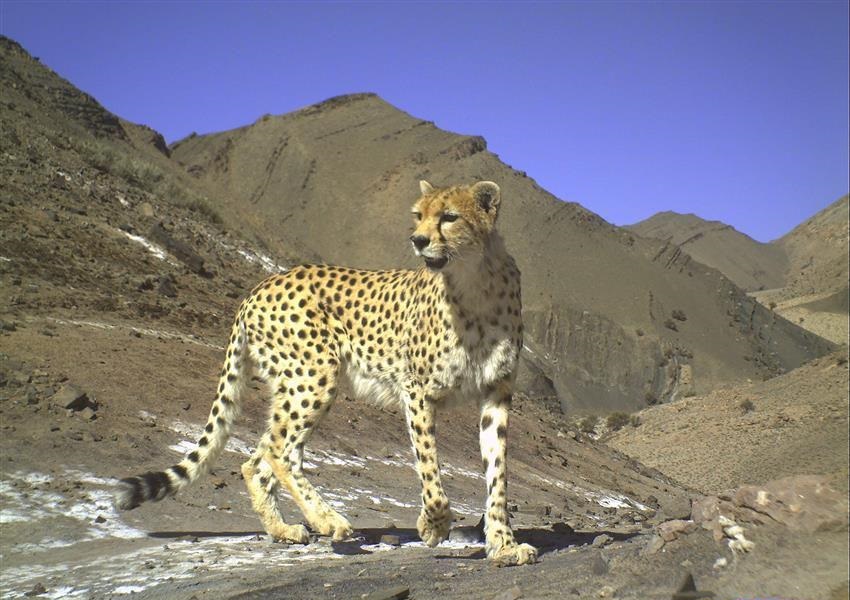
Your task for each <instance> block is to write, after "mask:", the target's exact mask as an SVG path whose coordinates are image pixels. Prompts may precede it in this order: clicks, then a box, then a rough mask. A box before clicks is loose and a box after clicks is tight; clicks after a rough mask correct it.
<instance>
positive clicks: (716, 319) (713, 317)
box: [172, 94, 826, 412]
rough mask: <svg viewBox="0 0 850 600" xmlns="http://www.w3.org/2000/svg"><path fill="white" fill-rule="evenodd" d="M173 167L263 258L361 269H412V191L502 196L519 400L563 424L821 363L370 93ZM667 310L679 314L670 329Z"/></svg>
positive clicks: (730, 301) (218, 138)
mask: <svg viewBox="0 0 850 600" xmlns="http://www.w3.org/2000/svg"><path fill="white" fill-rule="evenodd" d="M172 158H173V159H174V160H176V161H178V162H179V163H181V164H183V165H184V166H185V168H186V170H187V172H189V173H191V174H192V175H193V176H195V177H197V178H198V179H199V180H200V181H201V182H203V183H204V184H206V185H207V186H208V187H209V188H215V189H220V190H222V194H220V195H218V196H216V198H214V199H213V201H214V202H215V203H216V204H215V205H216V209H217V210H218V211H219V212H221V214H222V215H225V216H226V218H227V219H228V221H229V222H231V223H233V224H234V225H235V226H237V227H240V229H241V230H242V231H245V232H247V233H250V234H251V235H254V236H256V237H257V238H258V239H260V240H262V241H263V242H264V243H266V244H267V245H268V247H269V248H271V249H272V250H277V249H279V248H283V247H284V246H291V245H295V246H296V247H297V248H298V249H299V251H300V253H301V255H302V257H303V258H304V259H305V260H323V261H327V262H332V263H338V262H342V263H346V264H352V265H356V266H359V267H387V266H397V265H409V266H413V265H415V261H414V260H413V258H412V256H411V253H410V252H409V249H408V247H407V245H408V243H407V241H406V238H407V233H406V232H407V231H408V229H409V227H410V217H409V205H410V204H411V202H412V200H413V199H414V198H415V195H416V187H417V184H416V182H417V181H418V180H419V179H422V178H424V179H428V180H431V182H432V183H434V184H436V185H443V184H452V183H457V182H467V181H473V180H476V179H491V180H493V181H497V182H498V183H499V185H500V186H501V187H502V189H503V197H504V202H503V209H502V211H503V212H502V215H501V216H500V228H501V230H502V232H503V234H504V236H505V238H506V241H507V244H508V247H509V249H510V250H511V251H512V252H513V253H514V255H515V256H516V258H517V260H518V263H519V266H520V269H521V270H522V272H523V301H524V308H525V310H524V315H525V321H526V325H527V331H528V332H529V333H528V336H527V340H526V346H527V352H526V354H525V357H524V358H525V360H526V366H527V367H528V369H527V370H526V371H525V374H524V376H523V384H524V386H525V388H526V389H528V390H535V391H536V392H539V393H547V394H550V395H557V396H558V397H559V398H560V401H561V405H562V406H563V407H564V409H565V410H567V411H597V412H605V411H608V410H612V409H616V408H621V409H627V410H632V409H635V408H638V407H640V406H643V405H644V404H645V402H646V401H647V399H650V400H652V401H655V400H662V401H666V400H668V399H670V398H672V397H675V396H676V395H677V394H678V393H683V392H685V391H688V390H691V389H697V390H707V389H710V388H711V387H712V386H713V385H715V384H716V383H719V382H725V381H733V380H741V379H744V378H747V377H750V378H757V379H762V378H764V377H769V376H771V375H773V374H776V373H779V372H782V371H784V370H787V369H790V368H793V367H795V366H797V365H799V364H801V362H802V361H803V360H805V359H806V358H807V357H810V356H814V355H817V354H819V353H821V352H823V351H825V350H826V346H825V345H824V343H823V342H822V341H820V340H818V339H817V338H815V337H813V336H810V335H808V334H806V333H804V332H802V331H801V330H800V329H797V328H796V327H793V326H791V325H790V324H789V323H787V322H786V321H784V320H782V319H776V318H775V316H774V315H773V314H771V313H770V312H769V311H767V310H765V309H764V308H763V307H761V306H760V305H759V304H758V303H756V302H753V301H752V300H751V299H750V298H748V297H747V296H746V294H744V293H743V292H742V291H741V290H740V289H739V288H737V287H736V286H734V285H733V284H732V283H730V282H729V281H728V280H727V279H725V278H724V277H722V276H721V275H720V274H719V273H718V272H717V271H715V270H712V269H709V268H706V267H704V266H703V265H700V264H696V263H692V262H691V260H690V257H688V256H687V255H686V254H683V253H682V252H681V250H680V249H679V248H678V247H676V246H675V245H673V244H668V243H658V242H655V241H647V240H642V239H638V238H636V236H634V235H632V234H630V233H629V232H627V231H625V230H622V229H618V228H616V227H613V226H612V225H610V224H608V223H606V222H605V221H603V220H602V219H600V218H599V217H598V216H596V215H594V214H593V213H590V212H588V211H587V210H585V209H584V208H582V207H581V206H579V205H577V204H571V203H565V202H561V201H559V200H557V199H556V198H554V197H553V196H551V195H550V194H548V193H547V192H546V191H545V190H543V189H541V188H540V187H539V186H537V185H536V184H535V182H534V181H533V180H532V179H530V178H529V177H528V176H526V174H525V173H523V172H520V171H516V170H514V169H512V168H510V167H509V166H507V165H505V164H504V163H502V162H501V161H500V160H499V159H498V156H496V155H495V154H493V153H491V152H489V151H487V149H486V143H485V141H484V140H483V139H482V138H480V137H475V136H464V135H456V134H452V133H448V132H445V131H442V130H440V129H438V128H437V127H436V126H435V125H434V124H433V123H430V122H428V121H423V120H421V119H417V118H415V117H412V116H410V115H408V114H406V113H404V112H402V111H400V110H398V109H396V108H394V107H392V106H390V105H389V104H387V103H386V102H384V101H383V100H381V99H380V98H378V97H377V96H375V95H372V94H359V95H352V96H345V97H340V98H335V99H332V100H329V101H326V102H323V103H320V104H317V105H314V106H310V107H307V108H305V109H303V110H300V111H297V112H294V113H291V114H287V115H282V116H266V117H263V118H261V119H259V120H258V121H256V122H255V123H253V124H252V125H249V126H246V127H243V128H240V129H236V130H233V131H227V132H222V133H218V134H212V135H206V136H197V135H196V136H191V137H189V138H187V139H185V140H182V141H180V142H177V143H175V144H174V145H173V147H172ZM674 313H675V316H674Z"/></svg>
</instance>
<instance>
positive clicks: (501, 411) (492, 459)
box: [480, 389, 537, 566]
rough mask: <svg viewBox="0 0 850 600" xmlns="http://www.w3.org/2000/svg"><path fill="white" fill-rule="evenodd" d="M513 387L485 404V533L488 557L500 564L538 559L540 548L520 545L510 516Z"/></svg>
mask: <svg viewBox="0 0 850 600" xmlns="http://www.w3.org/2000/svg"><path fill="white" fill-rule="evenodd" d="M510 405H511V393H510V391H509V390H505V389H503V390H500V391H496V392H494V393H493V394H491V395H490V396H488V397H487V398H486V399H485V400H484V403H483V404H482V405H481V431H480V442H481V459H482V460H483V463H484V479H485V481H486V482H487V510H486V512H485V513H484V514H485V519H484V532H485V537H486V542H487V556H488V558H490V559H492V560H493V561H495V562H496V563H497V564H500V565H505V566H507V565H524V564H528V563H533V562H535V561H536V560H537V550H536V549H535V548H534V547H533V546H530V545H529V544H518V543H517V541H516V539H514V533H513V531H512V530H511V523H510V517H509V515H508V506H507V503H508V498H507V493H508V480H507V465H506V460H507V447H508V444H507V442H508V408H510Z"/></svg>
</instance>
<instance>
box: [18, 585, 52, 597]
mask: <svg viewBox="0 0 850 600" xmlns="http://www.w3.org/2000/svg"><path fill="white" fill-rule="evenodd" d="M46 593H47V588H46V587H44V586H43V585H42V584H41V582H39V583H36V584H35V585H34V586H32V589H31V590H30V591H28V592H24V596H27V597H32V596H41V595H42V594H46Z"/></svg>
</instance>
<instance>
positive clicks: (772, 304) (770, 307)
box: [767, 300, 776, 310]
mask: <svg viewBox="0 0 850 600" xmlns="http://www.w3.org/2000/svg"><path fill="white" fill-rule="evenodd" d="M767 307H768V308H769V309H770V310H775V309H776V302H774V301H772V300H771V301H770V303H769V304H768V305H767Z"/></svg>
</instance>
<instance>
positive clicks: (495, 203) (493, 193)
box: [470, 181, 502, 212]
mask: <svg viewBox="0 0 850 600" xmlns="http://www.w3.org/2000/svg"><path fill="white" fill-rule="evenodd" d="M470 191H471V192H472V197H473V198H475V201H476V202H478V206H480V207H481V209H482V210H484V212H490V211H491V210H498V209H499V203H500V202H501V201H502V192H501V190H500V189H499V186H498V185H496V184H495V183H493V182H492V181H479V182H478V183H476V184H475V185H473V186H472V187H471V188H470Z"/></svg>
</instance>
